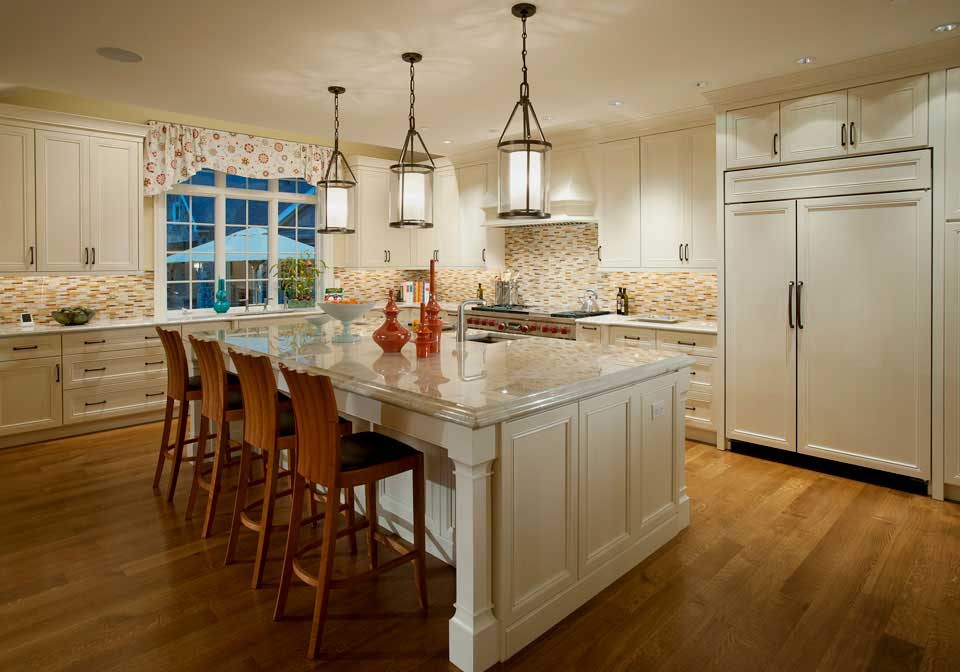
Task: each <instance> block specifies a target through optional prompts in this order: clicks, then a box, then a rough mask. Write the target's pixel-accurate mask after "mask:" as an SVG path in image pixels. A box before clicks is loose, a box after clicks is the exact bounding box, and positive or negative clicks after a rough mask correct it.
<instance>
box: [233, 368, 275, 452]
mask: <svg viewBox="0 0 960 672" xmlns="http://www.w3.org/2000/svg"><path fill="white" fill-rule="evenodd" d="M230 358H231V359H232V360H233V365H234V367H235V368H236V370H237V376H238V377H239V378H240V393H241V394H242V395H243V441H244V443H248V444H250V445H251V446H255V447H257V448H261V449H266V450H273V449H274V448H275V447H276V445H277V429H278V427H277V423H278V418H277V416H278V414H279V411H278V407H277V379H276V378H275V377H274V373H273V365H272V364H271V363H270V359H269V358H268V357H264V356H263V355H245V354H243V353H242V352H237V351H235V350H230Z"/></svg>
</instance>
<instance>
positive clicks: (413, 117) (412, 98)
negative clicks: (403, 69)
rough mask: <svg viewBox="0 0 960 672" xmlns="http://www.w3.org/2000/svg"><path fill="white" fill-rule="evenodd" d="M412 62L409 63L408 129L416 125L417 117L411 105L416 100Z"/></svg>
mask: <svg viewBox="0 0 960 672" xmlns="http://www.w3.org/2000/svg"><path fill="white" fill-rule="evenodd" d="M413 83H414V79H413V63H411V64H410V129H411V130H413V129H415V128H416V127H417V117H416V115H415V114H414V111H413V106H414V103H416V102H417V94H416V93H415V91H414V88H413Z"/></svg>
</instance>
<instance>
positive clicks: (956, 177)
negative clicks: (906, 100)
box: [944, 68, 960, 220]
mask: <svg viewBox="0 0 960 672" xmlns="http://www.w3.org/2000/svg"><path fill="white" fill-rule="evenodd" d="M944 160H945V161H946V163H947V179H946V180H945V181H944V186H945V188H946V197H947V210H946V213H947V219H958V220H960V68H954V69H953V70H948V71H947V148H946V152H945V154H944Z"/></svg>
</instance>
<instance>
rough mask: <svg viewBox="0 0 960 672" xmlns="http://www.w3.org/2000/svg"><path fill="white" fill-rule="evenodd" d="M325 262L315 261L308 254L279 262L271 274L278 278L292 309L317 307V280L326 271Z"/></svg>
mask: <svg viewBox="0 0 960 672" xmlns="http://www.w3.org/2000/svg"><path fill="white" fill-rule="evenodd" d="M326 268H327V265H326V264H325V263H324V262H323V260H322V259H321V260H315V259H314V258H313V256H312V255H311V254H310V253H308V252H305V253H301V254H300V255H298V256H296V257H286V258H284V259H281V260H280V261H278V262H277V263H276V264H275V265H274V266H273V268H271V269H270V272H271V273H273V275H274V276H276V278H277V284H278V285H279V287H280V291H282V292H283V296H284V299H285V300H286V303H287V306H289V307H290V308H312V307H313V306H315V305H316V289H317V278H319V277H320V276H321V275H322V274H323V272H324V271H325V270H326Z"/></svg>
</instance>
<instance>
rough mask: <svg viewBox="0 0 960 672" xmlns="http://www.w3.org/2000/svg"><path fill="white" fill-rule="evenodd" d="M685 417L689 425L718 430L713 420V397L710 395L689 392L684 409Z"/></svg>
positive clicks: (712, 430)
mask: <svg viewBox="0 0 960 672" xmlns="http://www.w3.org/2000/svg"><path fill="white" fill-rule="evenodd" d="M684 417H685V418H686V421H687V426H688V427H696V428H697V429H706V430H709V431H711V432H714V431H716V429H717V428H716V425H714V422H713V399H711V398H710V397H709V395H703V394H695V393H692V392H691V393H689V394H688V395H687V404H686V407H685V409H684Z"/></svg>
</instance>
